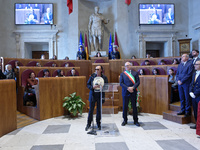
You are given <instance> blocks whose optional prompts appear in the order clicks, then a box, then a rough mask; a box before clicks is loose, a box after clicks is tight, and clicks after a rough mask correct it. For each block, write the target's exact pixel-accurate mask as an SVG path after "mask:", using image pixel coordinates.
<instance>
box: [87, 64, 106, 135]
mask: <svg viewBox="0 0 200 150" xmlns="http://www.w3.org/2000/svg"><path fill="white" fill-rule="evenodd" d="M102 71H103V67H102V66H96V68H95V73H93V74H92V75H91V76H90V78H89V80H88V82H87V87H88V89H90V93H89V102H90V110H89V114H88V120H87V125H86V127H85V131H87V130H88V129H89V128H90V126H91V122H92V121H93V111H94V107H95V103H96V102H97V113H96V122H97V127H98V129H99V130H101V103H100V102H101V98H100V96H101V94H100V92H95V89H96V90H97V89H99V88H100V85H96V84H95V85H93V81H94V78H96V77H102V78H103V80H104V83H108V78H107V77H106V76H105V75H103V74H102ZM104 98H105V93H104V92H103V93H102V99H104ZM104 101H105V100H103V101H102V103H103V102H104Z"/></svg>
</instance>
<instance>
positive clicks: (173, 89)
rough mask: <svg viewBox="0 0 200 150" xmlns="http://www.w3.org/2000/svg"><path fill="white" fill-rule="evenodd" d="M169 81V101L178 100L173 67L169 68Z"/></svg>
mask: <svg viewBox="0 0 200 150" xmlns="http://www.w3.org/2000/svg"><path fill="white" fill-rule="evenodd" d="M169 82H170V83H172V85H171V101H170V102H171V103H173V102H176V101H179V94H178V82H177V81H176V75H175V74H174V69H172V68H171V69H169Z"/></svg>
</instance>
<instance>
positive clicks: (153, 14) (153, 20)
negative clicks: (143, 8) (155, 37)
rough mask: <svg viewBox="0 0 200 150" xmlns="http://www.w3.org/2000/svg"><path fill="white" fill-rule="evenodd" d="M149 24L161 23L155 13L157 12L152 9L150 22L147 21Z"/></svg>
mask: <svg viewBox="0 0 200 150" xmlns="http://www.w3.org/2000/svg"><path fill="white" fill-rule="evenodd" d="M148 23H149V24H159V23H161V21H160V16H159V14H158V13H157V10H156V9H154V12H153V13H152V14H151V18H150V20H149V21H148Z"/></svg>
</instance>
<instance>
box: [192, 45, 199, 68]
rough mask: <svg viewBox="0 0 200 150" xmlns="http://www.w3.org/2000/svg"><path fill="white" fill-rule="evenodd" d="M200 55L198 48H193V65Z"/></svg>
mask: <svg viewBox="0 0 200 150" xmlns="http://www.w3.org/2000/svg"><path fill="white" fill-rule="evenodd" d="M198 56H199V51H198V50H196V49H193V50H192V58H193V60H192V63H193V65H194V64H195V63H196V61H198V60H200V58H199V57H198Z"/></svg>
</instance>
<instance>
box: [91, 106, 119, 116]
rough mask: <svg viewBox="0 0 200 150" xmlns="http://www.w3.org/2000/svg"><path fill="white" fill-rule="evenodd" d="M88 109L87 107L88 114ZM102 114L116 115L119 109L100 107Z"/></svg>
mask: <svg viewBox="0 0 200 150" xmlns="http://www.w3.org/2000/svg"><path fill="white" fill-rule="evenodd" d="M89 109H90V107H88V112H89ZM102 109H103V110H102V114H112V113H113V111H114V114H117V113H118V112H119V107H118V106H102ZM93 114H96V106H95V108H94V113H93Z"/></svg>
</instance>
